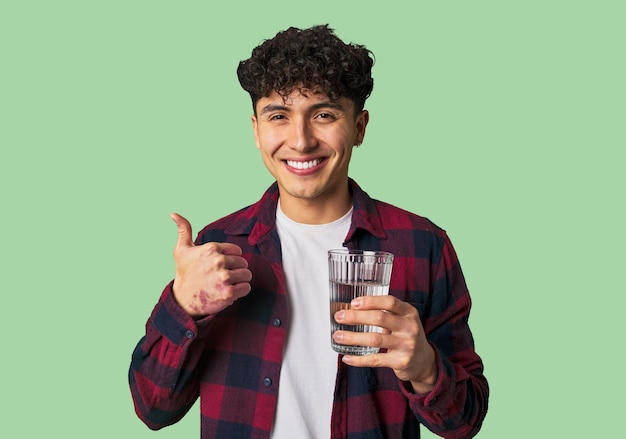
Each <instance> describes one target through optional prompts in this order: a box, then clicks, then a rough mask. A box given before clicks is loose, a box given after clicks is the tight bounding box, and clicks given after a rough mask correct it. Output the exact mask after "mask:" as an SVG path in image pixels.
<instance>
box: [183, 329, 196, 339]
mask: <svg viewBox="0 0 626 439" xmlns="http://www.w3.org/2000/svg"><path fill="white" fill-rule="evenodd" d="M194 336H195V334H194V333H193V331H190V330H187V331H185V337H187V338H193V337H194Z"/></svg>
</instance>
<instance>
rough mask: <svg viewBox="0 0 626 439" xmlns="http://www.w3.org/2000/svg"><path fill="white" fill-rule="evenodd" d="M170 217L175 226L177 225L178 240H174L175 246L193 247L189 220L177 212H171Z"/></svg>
mask: <svg viewBox="0 0 626 439" xmlns="http://www.w3.org/2000/svg"><path fill="white" fill-rule="evenodd" d="M170 218H172V220H174V222H175V223H176V227H178V241H176V247H178V248H187V247H193V240H192V239H191V224H189V221H187V219H186V218H185V217H183V216H181V215H179V214H177V213H172V214H171V215H170Z"/></svg>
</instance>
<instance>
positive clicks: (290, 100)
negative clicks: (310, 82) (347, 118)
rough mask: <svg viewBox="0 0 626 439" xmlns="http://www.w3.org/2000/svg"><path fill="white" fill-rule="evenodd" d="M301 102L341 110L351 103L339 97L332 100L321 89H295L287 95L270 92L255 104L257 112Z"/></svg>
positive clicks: (347, 107)
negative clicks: (326, 105) (268, 107)
mask: <svg viewBox="0 0 626 439" xmlns="http://www.w3.org/2000/svg"><path fill="white" fill-rule="evenodd" d="M303 101H308V102H310V104H311V105H320V104H324V103H326V104H328V105H329V106H333V107H338V108H342V109H345V110H348V109H349V108H350V107H351V104H352V101H350V100H349V99H348V98H345V97H339V98H337V99H332V98H331V97H330V96H328V94H327V93H326V92H325V91H323V90H322V89H321V88H315V89H310V88H303V87H296V88H294V89H293V90H291V91H290V92H289V93H288V94H286V93H285V92H280V91H277V90H274V91H272V93H270V94H269V96H266V97H263V98H261V99H259V100H258V102H257V110H262V109H263V108H265V107H267V106H272V107H273V106H284V107H287V108H288V107H290V106H293V105H295V104H298V103H301V102H303Z"/></svg>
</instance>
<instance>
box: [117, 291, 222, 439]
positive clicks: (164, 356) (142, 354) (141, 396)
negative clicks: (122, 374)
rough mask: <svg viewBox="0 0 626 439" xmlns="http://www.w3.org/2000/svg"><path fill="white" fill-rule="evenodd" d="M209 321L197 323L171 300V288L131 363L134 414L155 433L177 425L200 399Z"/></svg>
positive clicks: (155, 310)
mask: <svg viewBox="0 0 626 439" xmlns="http://www.w3.org/2000/svg"><path fill="white" fill-rule="evenodd" d="M210 320H211V317H206V318H204V319H202V320H198V321H195V320H194V319H193V318H191V317H190V316H189V315H188V314H187V313H185V311H184V310H183V309H182V308H180V306H179V305H178V304H177V303H176V300H175V299H174V297H173V291H172V283H170V284H169V285H168V286H167V287H166V288H165V290H164V291H163V294H162V295H161V298H160V300H159V302H158V303H157V305H156V306H155V308H154V310H153V311H152V314H151V316H150V318H149V319H148V322H147V323H146V334H145V336H144V337H142V339H141V340H140V341H139V343H138V344H137V346H136V348H135V350H134V352H133V355H132V359H131V364H130V370H129V374H128V377H129V384H130V390H131V395H132V398H133V402H134V404H135V411H136V413H137V415H138V416H139V418H140V419H141V420H142V421H143V422H144V423H145V424H146V425H147V426H148V427H149V428H151V429H153V430H158V429H160V428H163V427H165V426H167V425H171V424H174V423H175V422H177V421H179V420H180V419H181V418H182V417H183V416H184V415H185V413H187V411H188V410H189V409H190V408H191V406H193V404H194V402H195V401H196V399H197V398H198V395H199V384H198V377H197V374H196V373H195V371H196V370H197V368H196V365H197V364H198V362H199V361H200V358H201V356H202V352H203V343H202V342H201V340H202V339H203V338H205V337H206V334H207V329H208V324H209V322H210Z"/></svg>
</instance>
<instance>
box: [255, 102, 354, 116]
mask: <svg viewBox="0 0 626 439" xmlns="http://www.w3.org/2000/svg"><path fill="white" fill-rule="evenodd" d="M320 108H334V109H335V110H339V111H346V109H345V108H344V106H343V105H341V104H340V103H339V102H336V101H325V102H319V103H317V104H313V105H311V107H309V109H310V110H313V111H315V110H319V109H320ZM272 111H291V108H289V107H288V106H287V105H278V104H268V105H266V106H265V107H263V108H262V109H261V114H266V113H270V112H272Z"/></svg>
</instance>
